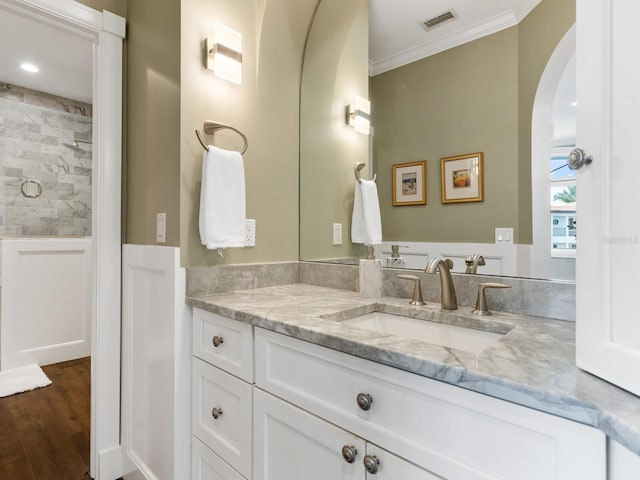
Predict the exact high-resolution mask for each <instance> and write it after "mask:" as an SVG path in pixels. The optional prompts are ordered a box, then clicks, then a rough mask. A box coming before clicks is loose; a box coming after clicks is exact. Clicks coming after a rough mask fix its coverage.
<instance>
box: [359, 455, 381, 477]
mask: <svg viewBox="0 0 640 480" xmlns="http://www.w3.org/2000/svg"><path fill="white" fill-rule="evenodd" d="M363 462H364V468H365V470H366V471H367V472H369V473H370V474H372V475H375V474H376V473H378V465H380V460H378V457H376V456H375V455H365V456H364V460H363Z"/></svg>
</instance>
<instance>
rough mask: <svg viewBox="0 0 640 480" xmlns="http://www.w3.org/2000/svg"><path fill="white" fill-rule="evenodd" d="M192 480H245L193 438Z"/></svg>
mask: <svg viewBox="0 0 640 480" xmlns="http://www.w3.org/2000/svg"><path fill="white" fill-rule="evenodd" d="M191 440H192V443H191V445H192V454H191V456H192V468H191V479H192V480H245V479H244V477H243V476H242V475H240V474H239V473H238V472H236V471H235V470H234V469H233V468H231V467H230V466H229V464H228V463H227V462H225V461H224V460H222V459H221V458H220V457H219V456H218V455H216V454H215V453H213V452H212V451H211V450H210V449H209V448H208V447H207V446H206V445H205V444H204V443H202V442H201V441H200V440H198V438H197V437H192V439H191Z"/></svg>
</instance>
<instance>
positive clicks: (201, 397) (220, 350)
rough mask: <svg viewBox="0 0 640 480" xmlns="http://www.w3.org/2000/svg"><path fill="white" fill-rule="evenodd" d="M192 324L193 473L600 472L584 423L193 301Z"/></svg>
mask: <svg viewBox="0 0 640 480" xmlns="http://www.w3.org/2000/svg"><path fill="white" fill-rule="evenodd" d="M194 322H195V323H194V337H193V346H194V355H195V357H194V359H193V421H192V430H193V448H192V451H193V455H192V458H193V463H192V478H193V479H197V480H242V479H245V480H300V479H302V478H304V479H305V480H316V479H317V480H329V479H330V480H342V479H346V480H354V479H358V480H365V479H369V480H442V479H447V480H492V479H495V480H498V479H517V480H540V479H544V480H604V479H606V478H607V476H606V475H607V473H606V468H607V465H606V439H605V436H604V434H603V433H602V432H600V431H599V430H596V429H594V428H591V427H587V426H584V425H580V424H577V423H574V422H571V421H568V420H565V419H562V418H559V417H555V416H553V415H548V414H545V413H541V412H537V411H534V410H531V409H528V408H524V407H520V406H518V405H515V404H512V403H509V402H505V401H502V400H497V399H494V398H490V397H487V396H485V395H481V394H478V393H475V392H471V391H468V390H464V389H462V388H459V387H455V386H452V385H448V384H445V383H442V382H438V381H434V380H431V379H428V378H425V377H422V376H420V375H415V374H412V373H408V372H404V371H401V370H398V369H396V368H392V367H387V366H384V365H381V364H378V363H375V362H371V361H368V360H364V359H362V358H358V357H355V356H352V355H347V354H344V353H341V352H338V351H335V350H331V349H329V348H325V347H322V346H319V345H315V344H312V343H308V342H305V341H302V340H298V339H295V338H292V337H288V336H286V335H281V334H278V333H275V332H272V331H269V330H264V329H261V328H257V327H253V326H251V325H249V324H244V323H242V322H238V321H235V320H230V319H227V318H224V317H221V316H219V315H216V314H213V313H209V312H205V311H202V310H199V309H197V308H196V309H194ZM254 378H255V384H254V383H253V380H254ZM621 478H622V477H621Z"/></svg>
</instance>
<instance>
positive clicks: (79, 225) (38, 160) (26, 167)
mask: <svg viewBox="0 0 640 480" xmlns="http://www.w3.org/2000/svg"><path fill="white" fill-rule="evenodd" d="M91 117H92V108H91V105H89V104H86V103H82V102H78V101H75V100H69V99H66V98H62V97H56V96H53V95H49V94H46V93H42V92H37V91H34V90H29V89H26V88H22V87H18V86H15V85H9V84H6V83H2V82H0V235H7V236H8V235H24V236H32V235H46V236H85V235H86V236H89V235H91V144H89V143H79V144H78V147H77V148H74V147H73V142H74V140H82V141H86V142H91V133H92V118H91ZM65 144H66V145H68V146H65ZM26 180H35V181H37V182H39V183H40V184H41V185H42V194H41V195H40V196H39V197H37V198H28V197H26V196H24V195H23V194H22V192H21V186H22V184H23V182H25V181H26Z"/></svg>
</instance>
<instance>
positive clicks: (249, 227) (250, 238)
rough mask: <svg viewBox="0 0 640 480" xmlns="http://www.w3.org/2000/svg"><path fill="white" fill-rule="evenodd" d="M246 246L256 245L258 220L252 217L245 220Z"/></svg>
mask: <svg viewBox="0 0 640 480" xmlns="http://www.w3.org/2000/svg"><path fill="white" fill-rule="evenodd" d="M244 246H245V247H255V246H256V221H255V220H254V219H252V218H247V219H246V220H245V221H244Z"/></svg>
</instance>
